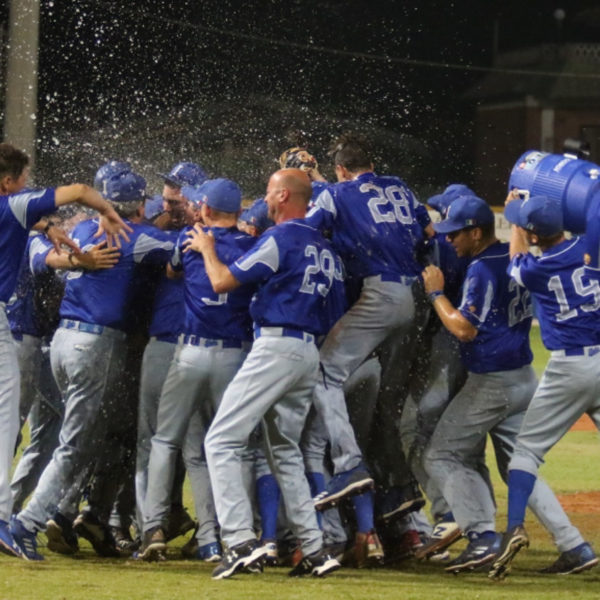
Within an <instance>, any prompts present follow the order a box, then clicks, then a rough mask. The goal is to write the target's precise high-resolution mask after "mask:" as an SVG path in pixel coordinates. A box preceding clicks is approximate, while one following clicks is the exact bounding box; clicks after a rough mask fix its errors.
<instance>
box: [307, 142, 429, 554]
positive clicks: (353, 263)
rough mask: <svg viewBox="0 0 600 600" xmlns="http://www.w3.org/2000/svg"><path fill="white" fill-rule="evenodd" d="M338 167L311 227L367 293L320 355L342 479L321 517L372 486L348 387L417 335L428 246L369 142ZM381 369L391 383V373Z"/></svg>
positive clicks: (363, 510)
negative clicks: (418, 290)
mask: <svg viewBox="0 0 600 600" xmlns="http://www.w3.org/2000/svg"><path fill="white" fill-rule="evenodd" d="M333 159H334V163H335V169H336V175H337V178H338V181H339V183H338V184H337V185H335V186H330V187H329V188H327V189H326V190H325V191H324V192H322V193H321V195H320V196H319V198H318V199H317V202H316V205H315V207H314V208H313V209H312V210H311V211H310V213H309V215H308V217H307V221H308V222H309V223H310V224H311V225H313V226H314V227H316V228H319V229H320V230H331V232H332V244H333V246H334V248H335V249H336V250H337V251H338V252H339V253H340V256H341V257H342V260H343V261H344V265H345V267H346V277H347V287H353V288H355V289H359V290H360V292H359V295H358V298H357V299H356V301H355V302H354V304H353V305H352V306H351V307H350V309H349V310H348V311H347V312H346V313H345V314H344V316H343V317H342V318H341V319H340V320H339V321H338V322H337V323H336V325H335V326H334V327H333V329H332V330H331V331H330V333H329V334H328V336H327V338H326V339H325V341H324V343H323V345H322V347H321V351H320V356H321V364H322V367H323V373H324V378H323V380H320V381H319V383H318V384H317V387H316V389H315V406H316V408H317V410H319V411H320V412H321V413H322V415H323V421H324V422H325V424H326V425H327V428H328V433H329V440H330V444H331V456H332V460H333V463H334V467H335V475H334V477H333V478H332V479H331V481H330V482H329V485H328V488H327V492H326V493H324V494H322V495H321V497H319V498H317V500H316V502H315V506H316V507H317V508H318V509H319V510H321V509H323V508H325V507H327V506H330V505H331V504H333V503H335V502H339V500H340V499H341V498H343V497H344V496H346V495H348V494H356V493H358V492H361V491H364V490H365V489H367V488H369V487H371V486H373V483H374V482H373V479H372V478H371V476H370V475H369V473H368V472H367V471H366V468H365V466H364V463H363V459H362V453H361V451H360V449H359V447H358V445H357V443H356V439H355V436H354V432H353V430H352V427H351V425H350V420H349V417H348V412H347V409H346V405H345V401H344V393H343V388H342V386H343V384H344V382H345V381H346V380H347V379H348V377H349V375H350V373H352V372H353V371H354V370H355V369H356V368H357V367H358V366H359V365H360V364H361V363H362V362H363V361H364V360H365V358H367V357H368V356H369V355H370V354H371V352H372V351H373V350H374V349H376V348H378V347H379V346H380V345H381V344H382V343H383V342H384V341H386V340H391V339H400V338H402V337H404V336H406V335H408V334H409V333H410V331H411V328H412V326H413V323H414V319H415V314H416V307H415V299H414V296H413V289H412V287H413V284H414V283H415V282H416V280H417V277H418V274H419V271H420V267H419V265H418V263H417V261H416V257H415V247H416V244H417V242H418V241H419V240H421V239H422V230H421V227H420V225H419V223H418V222H417V218H416V207H417V204H418V203H417V201H416V200H415V198H414V196H413V194H412V192H411V191H410V190H409V189H408V187H407V186H406V184H405V183H404V182H403V181H402V180H400V179H399V178H397V177H380V176H378V175H376V174H375V173H374V172H373V163H372V162H371V159H370V157H369V151H368V149H367V148H366V146H365V143H364V141H363V140H362V139H360V138H356V137H353V136H342V137H341V138H340V139H339V141H338V143H337V145H336V146H335V150H334V152H333ZM423 210H424V208H423ZM386 364H387V363H386ZM382 368H383V370H384V377H385V372H386V371H387V369H386V365H384V364H382ZM382 387H386V384H384V385H383V386H382ZM390 394H391V392H390ZM357 502H358V503H360V506H355V510H356V511H357V513H359V514H360V516H359V522H360V527H359V532H362V533H365V534H368V535H366V536H365V540H364V542H365V544H366V547H367V548H371V549H373V552H376V553H377V554H381V545H380V543H379V540H378V539H377V536H376V533H375V532H374V524H373V501H372V498H371V496H370V495H365V496H364V497H362V498H360V499H357V500H355V504H356V503H357ZM367 528H368V529H367Z"/></svg>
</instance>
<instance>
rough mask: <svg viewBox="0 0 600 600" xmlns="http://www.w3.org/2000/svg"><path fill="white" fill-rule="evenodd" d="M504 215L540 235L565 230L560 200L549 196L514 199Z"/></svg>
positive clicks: (506, 207) (509, 220)
mask: <svg viewBox="0 0 600 600" xmlns="http://www.w3.org/2000/svg"><path fill="white" fill-rule="evenodd" d="M504 216H505V217H506V220H507V221H508V222H509V223H514V224H515V225H518V226H519V227H522V228H523V229H527V231H531V232H532V233H537V234H538V235H543V236H550V235H555V234H557V233H560V232H561V231H562V230H563V214H562V206H561V203H560V200H556V199H554V198H549V197H548V196H531V197H530V198H527V199H525V200H520V199H518V200H512V201H511V202H509V203H508V204H507V205H506V206H505V208H504Z"/></svg>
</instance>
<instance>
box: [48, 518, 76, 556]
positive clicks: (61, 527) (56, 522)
mask: <svg viewBox="0 0 600 600" xmlns="http://www.w3.org/2000/svg"><path fill="white" fill-rule="evenodd" d="M46 538H48V543H47V548H48V550H51V551H52V552H56V553H58V554H67V555H68V554H75V553H77V552H79V543H78V542H77V536H76V535H75V532H74V531H73V527H72V525H71V523H70V521H69V520H68V519H66V518H65V517H63V516H62V515H58V514H57V515H56V516H55V518H54V519H50V520H48V521H47V522H46Z"/></svg>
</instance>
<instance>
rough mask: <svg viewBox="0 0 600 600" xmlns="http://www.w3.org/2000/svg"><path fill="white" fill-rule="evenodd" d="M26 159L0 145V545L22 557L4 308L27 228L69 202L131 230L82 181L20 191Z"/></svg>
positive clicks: (14, 377)
mask: <svg viewBox="0 0 600 600" xmlns="http://www.w3.org/2000/svg"><path fill="white" fill-rule="evenodd" d="M28 162H29V159H28V157H27V155H26V154H24V153H23V152H21V151H20V150H18V149H16V148H14V147H13V146H11V145H10V144H0V194H2V196H1V197H0V225H1V228H0V230H1V231H2V235H1V238H0V373H1V375H0V548H1V549H2V550H3V551H5V552H7V553H9V554H12V555H15V556H20V555H21V550H20V548H19V546H18V545H17V544H16V543H15V541H14V539H13V537H12V534H11V532H10V531H9V526H8V519H9V517H10V514H11V509H12V493H11V491H10V470H11V466H12V458H13V453H14V448H15V441H16V439H17V434H18V431H19V397H20V390H19V387H20V386H19V366H18V360H17V355H16V350H15V346H14V342H13V339H12V336H11V333H10V329H9V326H8V321H7V318H6V312H5V307H6V303H7V302H8V300H9V299H10V296H11V295H12V293H13V291H14V288H15V285H16V280H17V276H18V266H19V264H20V262H21V258H22V256H23V252H24V250H25V245H26V243H27V236H28V230H29V229H30V228H31V227H33V226H36V225H37V226H38V227H39V228H40V229H46V231H47V232H48V233H49V232H50V230H51V229H53V228H52V227H51V224H50V222H41V223H40V220H41V219H42V217H44V216H45V215H48V214H51V213H53V212H54V211H55V210H56V209H57V207H59V206H62V205H63V204H69V203H71V202H78V203H80V204H82V205H84V206H89V207H90V208H93V209H94V210H98V211H99V212H100V213H101V214H102V223H101V227H102V228H103V229H104V230H105V231H106V233H107V236H108V237H109V239H110V241H111V242H115V243H118V242H117V239H116V238H118V236H119V235H123V236H125V237H126V236H127V231H128V230H129V229H130V228H129V226H128V225H125V224H124V223H123V221H122V220H121V218H120V217H119V216H118V215H117V214H116V213H115V211H114V209H113V208H112V207H111V206H110V205H109V204H108V203H107V202H106V201H104V200H103V199H102V198H101V197H100V195H99V194H98V193H97V192H95V191H94V190H92V189H91V188H90V187H88V186H85V185H83V184H74V185H70V186H61V187H58V188H56V189H52V188H48V189H45V190H36V191H22V190H23V188H24V187H25V184H26V181H27V177H28ZM54 229H56V228H54ZM55 239H57V238H56V237H55ZM71 245H72V243H71Z"/></svg>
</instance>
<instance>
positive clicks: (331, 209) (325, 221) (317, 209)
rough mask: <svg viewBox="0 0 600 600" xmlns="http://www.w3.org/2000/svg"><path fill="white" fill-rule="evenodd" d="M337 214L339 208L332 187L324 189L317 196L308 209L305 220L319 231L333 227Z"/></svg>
mask: <svg viewBox="0 0 600 600" xmlns="http://www.w3.org/2000/svg"><path fill="white" fill-rule="evenodd" d="M336 216H337V209H336V207H335V201H334V199H333V194H332V190H331V188H326V189H324V190H323V191H322V192H321V193H320V194H319V196H318V197H317V199H316V201H315V204H314V206H313V207H312V208H311V209H310V210H309V211H308V214H307V215H306V217H305V219H304V220H305V222H306V223H307V224H308V225H310V226H311V227H313V228H314V229H318V230H319V231H326V230H327V229H331V227H332V225H333V222H334V221H335V219H336Z"/></svg>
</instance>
